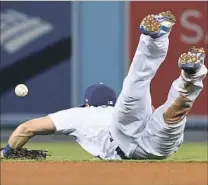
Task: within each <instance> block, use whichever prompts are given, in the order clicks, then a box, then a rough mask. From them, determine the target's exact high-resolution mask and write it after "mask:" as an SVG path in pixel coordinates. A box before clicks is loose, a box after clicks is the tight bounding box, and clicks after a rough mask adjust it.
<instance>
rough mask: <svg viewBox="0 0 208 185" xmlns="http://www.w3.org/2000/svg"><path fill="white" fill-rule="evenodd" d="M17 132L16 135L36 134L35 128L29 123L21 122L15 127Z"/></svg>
mask: <svg viewBox="0 0 208 185" xmlns="http://www.w3.org/2000/svg"><path fill="white" fill-rule="evenodd" d="M17 130H18V132H17V134H18V136H20V137H33V136H35V135H36V132H35V130H34V129H33V128H32V127H31V126H30V124H28V123H27V122H26V123H23V124H21V125H20V126H19V127H18V128H17Z"/></svg>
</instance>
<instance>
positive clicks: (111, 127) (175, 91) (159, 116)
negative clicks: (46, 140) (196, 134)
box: [49, 34, 207, 160]
mask: <svg viewBox="0 0 208 185" xmlns="http://www.w3.org/2000/svg"><path fill="white" fill-rule="evenodd" d="M168 36H169V34H167V35H165V36H163V37H161V38H158V39H152V38H151V37H149V36H146V35H141V38H140V41H139V44H138V47H137V50H136V53H135V56H134V59H133V62H132V65H131V67H130V70H129V73H128V75H127V77H126V78H125V80H124V83H123V88H122V91H121V93H120V95H119V97H118V100H117V102H116V105H115V108H112V107H87V108H72V109H68V110H64V111H60V112H57V113H54V114H50V115H49V116H50V118H51V119H52V121H53V123H54V125H55V126H56V128H57V133H61V134H66V135H73V136H75V138H76V140H77V142H78V143H79V144H80V145H81V146H82V147H83V148H84V149H85V150H86V151H87V152H89V153H91V154H92V155H93V156H99V157H100V158H102V159H113V160H121V159H122V158H121V156H120V155H118V153H117V151H116V148H117V147H118V146H119V148H120V149H121V150H122V151H123V152H124V153H125V154H126V156H127V157H129V158H133V159H164V158H167V157H168V156H169V155H171V154H172V153H174V152H175V151H177V150H178V148H179V146H180V145H181V144H182V142H183V134H184V128H185V123H186V116H185V113H186V112H188V110H190V108H191V106H192V104H193V102H194V101H195V100H196V98H197V97H198V95H199V94H200V92H201V90H202V88H203V84H202V79H203V78H204V77H205V75H206V73H207V69H206V67H205V66H203V67H202V68H201V69H200V71H199V72H198V73H197V74H196V75H195V76H194V77H193V79H188V78H187V77H185V76H184V74H183V73H182V74H181V76H180V77H179V78H178V79H177V80H175V81H174V82H173V84H172V86H171V89H170V92H169V94H168V98H167V101H166V102H165V103H164V104H163V105H162V106H160V107H159V108H158V109H156V110H155V111H154V112H152V103H151V95H150V83H151V80H152V78H153V77H154V76H155V74H156V72H157V70H158V68H159V67H160V65H161V64H162V62H163V61H164V59H165V57H166V55H167V51H168V45H169V39H168ZM170 70H171V69H170ZM164 75H167V76H168V72H167V74H164ZM190 81H191V83H189V82H190ZM178 102H179V103H178ZM174 108H176V109H175V111H173V110H174ZM175 112H176V113H177V114H175ZM184 112H185V113H184ZM181 113H182V114H181ZM171 122H172V123H174V124H168V123H171ZM111 138H112V139H113V140H112V139H111Z"/></svg>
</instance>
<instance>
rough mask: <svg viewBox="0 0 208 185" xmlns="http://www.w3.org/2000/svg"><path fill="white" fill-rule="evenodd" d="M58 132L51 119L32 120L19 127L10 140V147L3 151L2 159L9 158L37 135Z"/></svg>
mask: <svg viewBox="0 0 208 185" xmlns="http://www.w3.org/2000/svg"><path fill="white" fill-rule="evenodd" d="M55 131H56V127H55V126H54V124H53V122H52V120H51V118H50V117H48V116H46V117H42V118H37V119H33V120H30V121H28V122H25V123H23V124H21V125H19V126H18V127H17V128H16V130H15V131H14V132H13V133H12V135H11V136H10V138H9V141H8V145H7V146H6V147H5V149H4V150H3V151H1V157H4V156H7V155H9V154H10V152H11V151H12V150H13V149H16V148H21V147H23V146H24V145H25V144H26V143H27V142H28V141H29V140H30V139H31V138H32V137H34V136H36V135H49V134H53V133H54V132H55Z"/></svg>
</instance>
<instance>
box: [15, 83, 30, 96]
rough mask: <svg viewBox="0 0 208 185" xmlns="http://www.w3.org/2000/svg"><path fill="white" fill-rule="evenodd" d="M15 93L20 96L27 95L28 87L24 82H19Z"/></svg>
mask: <svg viewBox="0 0 208 185" xmlns="http://www.w3.org/2000/svg"><path fill="white" fill-rule="evenodd" d="M15 94H16V95H17V96H19V97H24V96H27V94H28V88H27V86H26V85H24V84H19V85H17V86H16V87H15Z"/></svg>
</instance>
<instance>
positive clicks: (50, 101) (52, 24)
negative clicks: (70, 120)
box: [0, 2, 208, 129]
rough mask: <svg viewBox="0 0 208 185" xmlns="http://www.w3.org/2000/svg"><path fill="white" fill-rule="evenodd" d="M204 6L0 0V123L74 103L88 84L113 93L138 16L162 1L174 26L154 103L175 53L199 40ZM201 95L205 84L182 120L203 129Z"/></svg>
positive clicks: (173, 67)
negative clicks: (24, 91) (23, 92)
mask: <svg viewBox="0 0 208 185" xmlns="http://www.w3.org/2000/svg"><path fill="white" fill-rule="evenodd" d="M206 5H207V2H172V3H171V2H165V3H164V2H161V3H158V2H154V3H153V2H33V3H31V2H1V77H0V80H1V87H0V89H1V124H2V125H3V124H4V125H6V126H8V125H10V124H12V125H17V124H19V123H20V122H22V121H25V120H28V119H30V118H33V117H36V116H41V115H46V114H47V113H50V112H54V111H57V110H60V109H66V108H68V107H72V106H76V105H79V104H80V103H82V102H83V98H82V97H83V95H84V89H85V88H86V87H87V86H89V85H90V84H93V83H100V82H102V83H105V84H107V85H110V86H112V87H113V88H114V89H115V90H116V92H117V94H119V92H120V90H121V87H122V81H123V78H124V77H125V74H126V72H127V70H128V66H129V65H130V63H131V60H132V57H133V54H134V51H135V49H136V44H137V41H138V38H139V29H138V28H139V23H140V21H141V19H142V18H143V17H144V16H145V15H146V14H149V13H156V12H158V11H159V12H160V11H163V10H164V8H163V7H169V8H168V9H170V10H172V11H173V12H174V13H175V14H176V15H177V25H176V26H175V28H174V32H173V34H172V35H171V38H170V39H171V44H170V50H169V54H168V57H167V60H166V62H165V63H164V65H163V66H162V67H161V69H160V71H159V73H158V74H157V76H156V77H155V79H154V81H153V84H152V97H153V103H154V105H155V106H156V107H157V106H159V105H160V104H162V103H164V101H165V99H166V96H167V92H168V90H169V87H170V85H171V83H172V81H173V80H174V79H175V78H176V77H177V76H178V75H179V70H178V68H177V59H178V57H179V55H180V54H181V52H184V51H186V50H187V49H188V48H189V47H190V46H191V45H196V46H204V47H206V46H207V24H206V23H207V17H206V13H207V9H206V7H207V6H206ZM2 15H3V16H2ZM15 15H16V18H14V17H15ZM17 15H18V16H17ZM11 20H12V21H11ZM19 23H21V24H19ZM3 24H4V26H3ZM18 24H19V26H18ZM25 24H26V25H25ZM21 25H22V27H21ZM3 28H4V29H3ZM2 33H3V34H2ZM31 35H32V36H31ZM21 38H23V40H21ZM51 48H52V49H51ZM54 56H56V57H54ZM37 59H38V60H37ZM206 63H207V61H206ZM37 66H38V67H37ZM17 69H18V70H17ZM167 71H168V73H167ZM2 77H4V78H2ZM8 82H9V83H8ZM18 83H25V84H26V85H28V87H29V96H28V97H26V98H17V97H16V96H15V95H14V86H15V85H16V84H18ZM2 84H3V85H2ZM158 89H160V90H158ZM207 102H208V100H207V84H206V83H205V90H204V91H203V93H202V95H201V96H200V98H199V99H198V100H197V102H196V103H195V105H194V108H193V111H192V112H191V115H190V116H189V118H190V119H189V124H188V126H191V127H195V126H197V127H199V128H203V129H204V128H206V122H207V115H208V113H207V112H208V110H207Z"/></svg>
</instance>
